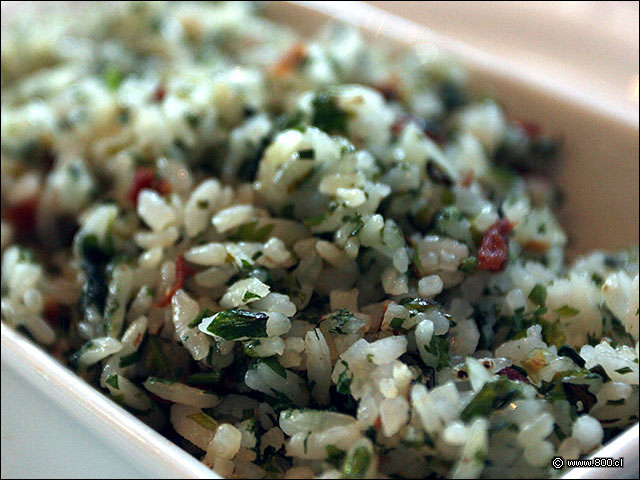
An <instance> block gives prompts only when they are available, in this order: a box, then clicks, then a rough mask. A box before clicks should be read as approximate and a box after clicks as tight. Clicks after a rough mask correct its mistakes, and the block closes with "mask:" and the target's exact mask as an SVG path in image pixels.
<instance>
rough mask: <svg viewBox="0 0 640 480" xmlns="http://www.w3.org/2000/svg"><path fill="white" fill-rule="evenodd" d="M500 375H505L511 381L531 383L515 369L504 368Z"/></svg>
mask: <svg viewBox="0 0 640 480" xmlns="http://www.w3.org/2000/svg"><path fill="white" fill-rule="evenodd" d="M498 375H504V376H505V377H507V378H508V379H509V380H520V381H521V382H526V383H531V382H529V379H528V378H527V377H526V376H525V375H523V374H522V373H520V372H519V371H518V370H516V369H515V368H511V367H504V368H503V369H502V370H500V371H499V372H498Z"/></svg>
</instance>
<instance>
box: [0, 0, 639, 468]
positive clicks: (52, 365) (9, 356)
mask: <svg viewBox="0 0 640 480" xmlns="http://www.w3.org/2000/svg"><path fill="white" fill-rule="evenodd" d="M3 3H4V2H3ZM16 3H18V2H16ZM277 3H282V4H285V6H284V7H280V8H285V7H286V6H297V7H302V8H305V9H307V10H309V11H310V13H314V14H316V15H319V16H322V17H324V18H323V21H329V20H338V21H340V22H344V23H346V24H349V25H352V26H356V27H358V28H360V29H362V30H364V31H366V32H369V33H371V32H372V28H371V26H368V25H367V24H366V23H365V21H366V20H367V19H368V18H371V17H372V16H378V17H380V16H385V17H386V18H387V21H385V22H382V21H380V22H379V28H378V29H377V32H376V36H381V37H383V38H385V37H386V38H389V39H391V40H393V41H395V42H397V43H400V44H402V45H406V46H408V45H409V44H410V42H408V41H407V37H408V36H410V37H412V38H414V39H416V40H418V39H419V41H415V42H414V43H427V42H430V43H433V44H434V45H436V46H437V47H439V48H442V49H443V50H444V51H446V52H448V53H450V54H451V55H452V56H453V57H454V58H456V59H458V60H459V61H460V63H461V64H463V65H464V66H465V68H467V69H468V70H469V71H470V72H471V76H473V75H475V74H476V73H482V74H486V75H493V76H495V77H498V78H502V79H506V80H509V81H511V82H513V83H515V84H518V85H520V86H522V87H523V89H538V91H539V92H540V94H541V95H544V96H547V97H552V98H554V99H557V100H558V101H560V102H562V103H563V104H565V105H569V106H570V108H574V109H576V110H582V111H584V112H589V113H590V114H592V115H594V116H597V117H599V118H601V119H602V121H606V122H609V123H615V124H617V125H619V126H620V127H621V128H623V129H625V130H628V131H630V132H634V131H635V134H636V135H637V133H638V118H637V117H634V116H633V115H629V114H627V113H626V112H624V111H622V110H621V109H615V108H610V107H609V106H608V105H607V104H606V103H604V102H600V101H598V100H597V99H593V98H589V97H586V96H584V95H580V94H579V92H575V91H574V90H572V89H570V88H565V87H563V86H562V85H561V84H560V83H558V82H553V81H544V79H541V78H540V77H536V76H535V75H533V74H532V73H531V72H529V71H527V70H526V69H523V68H513V66H512V65H508V64H505V63H504V62H503V61H501V60H500V57H498V56H497V55H493V54H490V53H487V52H484V51H482V50H480V49H477V48H475V47H472V46H468V45H465V44H463V43H461V42H459V41H457V40H455V39H453V38H451V37H447V36H445V35H441V34H439V33H437V32H434V31H433V30H431V29H429V28H428V27H425V26H423V25H420V24H417V23H415V22H412V21H411V20H408V19H405V18H402V17H399V16H397V15H395V14H393V13H390V12H387V11H384V10H381V9H379V8H377V7H375V6H372V5H368V4H366V3H364V2H361V1H354V2H322V1H305V0H298V1H285V2H277ZM345 3H347V5H348V8H345ZM340 4H342V6H340ZM3 10H4V9H3ZM0 337H1V345H2V351H1V357H2V363H3V367H4V365H5V363H6V365H7V366H8V367H9V368H11V369H12V370H13V371H14V372H15V373H16V374H18V375H19V376H20V377H22V378H23V379H25V380H26V381H28V382H29V383H30V384H31V385H33V386H34V387H35V388H37V389H38V390H39V391H40V392H42V393H43V394H44V395H46V396H47V397H48V398H49V399H53V400H54V402H55V403H56V404H57V405H58V406H59V407H61V408H63V409H64V410H65V411H66V412H67V413H69V414H70V415H71V416H72V417H74V418H76V419H77V420H79V421H80V422H81V423H83V424H84V425H86V426H88V427H90V428H91V427H95V424H96V422H97V423H99V424H102V425H101V426H103V427H106V429H105V430H101V429H94V428H92V431H95V432H96V433H97V434H98V435H99V436H100V437H101V438H102V439H103V440H105V441H106V442H108V443H109V444H111V445H112V446H114V447H115V448H116V450H122V449H123V446H122V442H123V441H126V442H127V443H128V445H129V446H131V447H132V448H133V449H134V454H135V455H136V456H137V460H138V462H139V463H140V464H141V466H143V467H145V468H147V469H148V471H149V472H150V473H154V474H156V475H158V476H167V475H169V476H171V477H181V478H223V477H221V476H219V475H218V474H216V473H215V472H214V471H213V470H212V469H209V468H208V467H206V466H205V465H204V464H203V463H202V462H200V461H199V460H197V459H196V458H195V457H193V456H192V455H190V454H189V453H187V452H186V451H185V450H184V449H182V448H181V447H179V446H177V445H175V444H174V443H173V442H171V441H169V440H168V439H167V438H165V437H164V436H162V435H161V434H160V433H158V432H157V431H155V430H154V429H152V428H151V427H149V426H147V425H146V424H144V423H143V422H142V421H141V420H139V419H138V418H136V417H135V416H134V415H133V414H132V413H130V412H128V411H127V410H126V409H124V408H122V407H121V406H120V405H118V404H116V403H115V402H113V401H112V400H111V399H109V398H108V397H107V396H106V395H104V394H103V393H102V392H101V391H100V390H98V389H96V388H95V387H93V386H91V385H90V384H88V383H87V382H85V381H84V380H83V379H82V378H81V377H79V376H78V375H76V374H75V373H74V372H72V371H71V370H69V369H68V368H67V367H66V366H64V365H63V364H61V363H60V362H58V361H57V360H56V359H55V358H54V357H53V356H52V355H50V354H49V353H48V352H46V351H45V350H43V349H42V348H41V347H40V346H38V345H36V344H34V343H33V342H32V341H30V340H29V339H28V338H26V337H25V336H23V335H22V334H20V333H19V332H17V331H15V330H13V329H12V328H11V327H9V326H7V325H5V324H4V323H2V324H1V330H0ZM25 366H26V368H25ZM52 385H53V387H54V388H51V387H52ZM55 387H57V388H55ZM74 407H80V408H74ZM639 425H640V424H638V423H636V424H635V425H633V426H631V427H629V428H628V429H627V430H625V431H624V432H623V433H621V434H620V435H618V436H617V437H615V438H614V439H613V440H611V441H610V442H609V443H607V444H606V445H604V446H603V447H602V448H601V449H600V450H598V451H597V452H596V453H594V454H593V455H591V456H590V457H589V458H595V457H605V456H610V457H612V456H615V455H618V456H620V454H619V452H620V451H625V452H626V451H629V452H630V453H632V454H635V456H634V455H630V456H629V457H625V461H626V460H627V458H629V459H630V460H631V461H630V462H627V461H626V462H625V463H626V464H627V465H625V471H626V469H627V468H629V467H632V466H633V465H635V466H636V470H637V465H638V432H639ZM634 444H635V445H634ZM129 453H131V452H129ZM149 453H152V455H149ZM132 461H135V460H132ZM616 472H617V473H620V472H621V470H620V469H610V468H609V469H605V468H603V469H594V468H579V469H572V470H569V471H567V472H566V473H565V474H564V475H563V476H562V477H561V478H606V477H607V476H608V474H609V475H611V474H612V473H616Z"/></svg>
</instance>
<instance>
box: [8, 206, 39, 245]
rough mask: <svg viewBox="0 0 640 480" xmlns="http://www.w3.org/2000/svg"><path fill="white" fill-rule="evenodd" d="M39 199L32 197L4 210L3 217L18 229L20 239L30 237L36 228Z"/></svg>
mask: <svg viewBox="0 0 640 480" xmlns="http://www.w3.org/2000/svg"><path fill="white" fill-rule="evenodd" d="M37 209H38V198H36V197H31V198H28V199H26V200H23V201H22V202H20V203H17V204H15V205H10V206H9V207H6V208H4V209H3V212H2V217H3V218H4V219H5V220H6V221H8V222H9V223H10V224H11V225H13V227H14V228H15V229H16V234H17V235H18V236H19V237H21V238H22V237H26V236H28V235H30V234H31V233H32V232H33V231H34V230H35V228H36V211H37Z"/></svg>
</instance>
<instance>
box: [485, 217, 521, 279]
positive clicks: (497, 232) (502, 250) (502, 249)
mask: <svg viewBox="0 0 640 480" xmlns="http://www.w3.org/2000/svg"><path fill="white" fill-rule="evenodd" d="M512 228H513V225H512V224H511V222H509V220H506V219H504V218H502V219H500V220H498V221H496V222H495V223H494V224H493V225H491V226H490V227H489V228H487V230H486V231H485V232H484V235H483V236H482V240H481V242H480V248H479V249H478V270H491V271H494V272H498V271H502V270H504V269H505V268H506V266H507V263H508V261H509V257H508V251H509V232H510V231H511V229H512Z"/></svg>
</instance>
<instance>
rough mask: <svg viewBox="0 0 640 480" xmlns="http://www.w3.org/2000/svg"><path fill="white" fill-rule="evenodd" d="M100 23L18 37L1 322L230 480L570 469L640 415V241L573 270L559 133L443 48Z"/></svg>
mask: <svg viewBox="0 0 640 480" xmlns="http://www.w3.org/2000/svg"><path fill="white" fill-rule="evenodd" d="M77 18H80V17H79V16H77V15H69V14H68V13H65V12H57V13H56V14H55V15H53V14H52V15H46V16H43V15H40V16H38V18H37V23H36V21H32V20H30V18H29V16H28V15H25V16H23V17H18V18H15V19H14V21H13V22H12V24H11V25H10V26H9V27H8V28H3V30H2V129H1V130H2V131H1V135H2V171H1V173H2V237H1V248H2V320H3V321H4V322H6V323H7V324H9V325H11V326H13V327H15V328H17V329H20V330H21V331H23V332H24V333H25V334H26V335H28V336H31V337H32V338H33V339H34V340H35V341H37V342H39V343H41V344H43V345H46V346H47V348H48V349H50V351H51V352H52V354H54V355H55V356H56V357H57V358H58V359H60V360H61V361H62V362H64V363H65V364H67V365H69V366H70V367H71V368H73V369H75V370H76V371H77V372H78V374H79V375H81V376H82V377H83V378H84V379H86V380H87V381H89V382H91V383H92V384H94V385H95V386H96V387H97V388H101V389H102V390H103V391H104V392H105V393H107V394H108V395H110V396H111V398H113V399H114V400H115V401H117V402H119V403H120V404H122V405H123V407H124V408H127V409H129V410H130V411H132V412H134V413H135V414H136V415H138V416H139V418H140V419H141V420H143V421H145V422H147V423H148V424H150V425H152V426H153V427H155V428H157V429H161V430H162V431H163V432H167V435H169V437H170V438H171V440H173V441H175V442H178V443H179V444H181V445H182V446H184V448H185V449H186V450H187V451H189V452H191V453H192V454H193V455H195V456H197V457H198V458H200V459H202V461H203V462H204V463H205V464H206V465H208V466H209V467H211V468H212V469H213V470H215V471H216V472H218V473H219V474H220V475H222V476H226V477H238V478H263V477H268V478H271V477H280V478H313V477H315V478H364V477H385V478H386V477H390V476H393V477H403V478H426V477H430V476H442V477H447V476H450V477H455V478H469V477H513V478H523V477H540V476H550V475H553V474H555V473H557V472H556V471H555V470H553V468H552V467H551V463H550V462H551V459H552V458H553V457H554V456H556V455H562V456H563V457H565V458H577V457H579V456H581V455H589V454H591V453H593V452H594V451H595V450H597V449H598V448H599V447H600V446H601V445H602V444H603V443H605V442H606V441H608V440H609V439H610V438H612V437H613V436H615V435H616V434H617V433H618V432H620V431H621V430H622V429H624V428H625V427H627V426H628V425H630V424H632V423H635V422H637V421H638V296H639V295H638V281H639V280H638V251H637V248H636V249H635V250H633V249H632V250H629V251H624V252H617V253H603V252H595V253H592V254H590V255H587V256H584V257H581V258H579V259H578V260H577V261H576V262H575V263H574V264H573V265H569V266H567V265H565V263H564V262H563V254H564V249H565V247H566V243H567V238H566V235H565V234H564V232H563V231H562V229H561V227H560V226H559V224H558V222H557V221H556V219H555V217H554V214H553V211H552V209H553V207H554V206H555V197H554V195H553V194H551V193H550V192H553V191H554V190H553V188H551V187H550V186H549V185H547V184H546V183H544V182H543V181H541V180H540V178H539V177H536V178H535V179H533V180H531V177H530V176H528V172H529V171H531V170H532V169H536V168H537V169H540V168H541V167H542V168H544V167H545V166H546V165H547V162H551V161H553V158H552V157H553V153H554V152H555V150H556V145H555V143H554V141H553V139H552V138H551V137H549V136H547V135H544V134H542V133H540V131H539V127H537V126H536V125H533V124H531V123H529V122H526V121H518V119H511V118H508V117H507V116H506V115H505V112H504V111H503V109H502V108H501V107H500V105H499V104H498V103H497V102H496V101H494V100H492V99H486V98H485V99H475V98H473V96H472V95H471V94H470V93H469V92H468V91H467V90H466V75H465V73H464V70H463V69H461V68H460V67H459V66H458V65H457V64H456V63H455V62H453V61H452V60H450V59H449V58H447V57H446V55H443V54H442V53H440V52H437V51H436V50H435V49H434V48H433V47H425V48H422V47H421V48H416V49H413V50H411V51H410V52H408V53H407V54H405V55H399V54H398V53H397V52H392V51H389V50H388V49H386V48H385V47H383V46H380V45H376V46H371V45H369V44H368V43H366V42H365V41H364V40H363V38H362V37H361V35H360V34H359V33H358V32H357V31H353V30H350V29H346V28H344V27H342V26H335V25H334V26H329V27H327V28H324V29H322V30H321V31H320V32H319V33H318V35H316V36H315V37H313V38H312V39H307V40H305V39H301V38H299V37H298V36H297V35H296V34H294V33H293V32H291V31H290V30H289V29H288V28H286V27H284V26H281V25H278V24H276V23H273V22H272V21H270V20H268V19H266V18H265V17H263V16H262V12H261V10H260V6H256V5H254V4H250V3H225V2H211V3H209V2H207V3H195V2H194V3H192V2H171V3H164V2H158V3H156V2H133V3H130V2H113V3H110V4H107V5H99V6H95V7H93V6H92V9H91V11H86V12H84V13H83V15H82V16H81V18H82V22H78V21H77ZM516 170H517V171H519V172H524V175H518V174H516V173H514V172H515V171H516ZM535 192H537V193H536V194H534V193H535ZM540 192H543V194H541V193H540ZM545 192H546V193H545Z"/></svg>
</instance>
